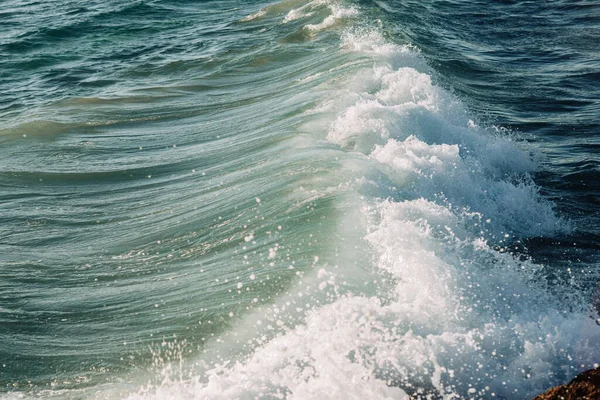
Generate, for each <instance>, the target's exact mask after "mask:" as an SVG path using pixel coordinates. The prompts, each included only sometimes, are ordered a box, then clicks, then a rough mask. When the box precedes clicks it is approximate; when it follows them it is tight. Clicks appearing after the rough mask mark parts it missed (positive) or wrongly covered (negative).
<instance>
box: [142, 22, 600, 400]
mask: <svg viewBox="0 0 600 400" xmlns="http://www.w3.org/2000/svg"><path fill="white" fill-rule="evenodd" d="M323 23H325V21H323ZM341 51H342V52H353V53H356V54H355V55H358V56H364V57H368V58H369V59H372V60H373V61H374V64H375V65H374V66H373V67H369V68H359V67H357V68H356V69H355V70H354V73H355V74H354V75H353V76H352V77H350V78H349V79H348V85H347V89H344V90H332V93H331V98H329V99H327V100H326V101H325V102H324V104H325V105H319V106H317V108H318V109H320V110H324V109H326V110H327V111H328V113H327V114H328V115H331V113H330V112H331V111H332V110H337V115H336V116H334V118H333V121H332V122H331V123H330V126H329V130H328V133H327V138H328V140H329V141H330V142H332V143H333V144H337V145H339V146H341V147H342V148H343V149H345V154H346V155H348V158H349V159H352V160H359V161H356V162H355V163H353V162H352V161H347V162H346V163H345V164H343V165H344V166H350V167H352V166H353V165H358V164H360V166H361V167H360V168H359V167H356V168H355V170H353V171H356V174H357V176H355V177H354V178H355V179H354V180H352V181H351V182H345V183H343V184H340V187H343V190H344V193H345V194H347V195H348V193H349V192H352V191H354V195H355V196H354V197H355V198H358V199H360V200H357V202H358V203H360V206H357V207H355V208H354V209H353V210H351V211H349V214H351V215H348V216H346V218H348V219H355V220H357V221H365V223H364V226H362V225H360V224H359V223H357V224H358V225H360V228H361V229H363V230H364V240H365V241H366V242H367V243H368V245H369V246H370V248H371V250H372V258H373V264H372V270H373V275H374V276H375V277H376V281H377V284H378V285H379V290H378V291H377V293H376V294H367V293H366V292H365V293H361V292H358V293H357V292H354V293H349V292H348V291H347V290H346V289H345V288H344V285H343V284H338V283H336V282H337V280H336V279H334V275H333V274H332V273H331V272H329V271H328V270H327V269H326V268H325V267H323V269H321V270H320V271H319V273H318V274H316V277H315V280H314V281H313V282H312V283H311V285H310V286H311V289H310V290H311V291H312V292H313V293H319V292H320V291H321V292H323V291H327V293H326V294H323V295H322V296H318V295H316V294H315V295H311V296H304V297H302V299H301V300H295V301H292V302H291V304H290V306H289V309H288V310H287V311H277V312H273V313H266V314H265V315H264V320H263V321H262V322H261V326H265V325H266V326H277V327H278V330H277V329H276V333H272V334H271V336H270V337H272V339H270V340H269V339H268V338H267V337H266V336H265V339H263V337H262V336H260V334H259V337H260V340H258V341H257V343H259V345H258V346H257V347H256V348H255V349H254V350H253V351H252V352H251V353H250V354H249V355H248V356H247V357H246V358H243V359H235V358H234V359H232V360H225V361H223V362H220V363H219V364H218V365H213V366H212V367H210V368H209V369H208V371H206V372H202V373H198V374H196V375H195V376H196V378H193V379H188V380H180V381H176V382H166V383H165V384H163V385H161V386H159V387H155V388H153V389H152V390H151V391H150V392H140V393H139V394H137V395H133V396H132V397H131V398H149V397H150V398H160V399H168V398H173V399H174V398H177V399H180V398H184V399H185V398H211V399H212V398H214V399H232V398H236V399H254V398H261V399H283V398H286V399H365V398H381V399H408V398H409V396H410V398H412V399H459V398H460V399H488V398H494V397H496V398H528V397H532V396H534V395H536V394H537V393H539V392H541V391H542V390H544V389H546V388H548V387H550V386H552V385H555V384H557V383H561V382H564V381H566V380H568V379H570V378H571V377H573V376H574V375H575V374H576V373H577V372H579V371H581V370H583V369H587V368H592V367H593V366H594V363H595V362H597V360H598V359H600V349H599V348H598V347H597V346H596V344H597V343H599V342H600V329H599V328H598V326H597V325H596V324H595V322H594V320H593V319H592V318H589V316H590V315H591V314H592V312H591V311H590V310H589V309H588V307H587V306H586V303H585V299H583V298H581V299H577V300H576V301H574V302H573V301H572V300H570V301H565V298H566V296H563V295H561V293H567V292H569V293H570V294H571V295H572V292H573V288H572V287H568V286H566V287H553V288H552V291H551V290H549V288H548V287H547V284H546V281H545V280H544V279H542V278H541V276H542V274H541V272H543V267H542V266H540V265H536V264H534V263H532V262H531V261H529V260H523V259H520V258H518V257H515V256H514V255H512V254H509V253H508V252H506V251H505V248H504V247H503V246H505V245H506V244H507V242H510V241H511V240H512V239H513V237H517V238H521V237H524V236H535V235H548V234H553V233H555V232H557V231H558V230H560V229H563V225H562V221H561V220H560V218H558V217H557V216H555V214H554V212H553V210H552V204H550V203H549V202H547V201H545V200H544V199H543V198H542V197H541V196H540V194H539V193H538V189H537V187H536V186H535V185H534V184H533V182H532V180H531V178H530V177H529V174H531V173H532V172H533V171H534V170H535V167H536V164H535V162H534V160H533V159H532V157H531V156H530V155H529V154H527V153H526V152H524V151H523V150H522V149H520V148H519V145H518V144H517V143H515V142H514V141H512V140H511V139H510V138H507V137H506V136H505V135H504V136H503V135H501V134H499V132H498V131H497V130H496V129H494V128H484V127H480V126H478V125H477V124H476V123H475V122H474V121H473V120H472V119H471V118H470V116H469V113H468V111H467V110H466V107H465V106H464V105H463V104H462V103H461V102H460V101H459V100H458V99H457V98H456V97H455V96H453V95H452V94H450V93H449V92H447V91H445V90H444V89H443V88H441V87H439V86H437V85H435V83H434V79H432V76H433V75H432V73H431V71H430V70H429V69H428V67H427V66H426V65H425V63H424V62H423V61H422V60H421V58H420V57H419V56H418V54H417V53H415V52H414V51H413V50H411V49H410V48H409V47H406V46H398V45H395V44H390V43H386V41H385V40H383V38H382V37H381V35H379V34H378V33H376V32H374V31H370V32H362V33H349V34H346V35H345V36H344V38H343V43H342V48H341ZM350 167H348V168H350ZM361 168H366V169H369V168H370V170H368V171H364V170H362V169H361ZM363 172H364V173H363ZM366 184H369V185H371V186H372V187H375V188H380V189H381V190H380V191H377V190H371V191H370V192H368V193H366V192H365V191H361V190H362V186H363V185H366ZM361 195H362V196H361ZM357 229H358V228H357ZM340 234H343V232H341V233H340ZM316 264H317V262H316V261H315V265H316ZM342 267H343V266H342ZM341 269H342V270H343V268H341ZM369 269H370V268H369ZM365 279H366V278H365ZM557 293H558V295H557ZM289 296H290V297H292V296H295V293H290V294H289ZM578 296H579V295H578V294H575V295H574V297H575V298H577V297H578ZM296 301H297V302H298V304H296ZM294 307H297V308H296V309H297V310H303V311H302V312H300V315H298V313H293V312H292V311H290V310H293V309H294ZM275 308H277V307H276V306H275ZM285 315H288V316H289V315H293V318H291V319H290V318H287V319H286V318H285ZM283 320H285V321H290V320H291V321H292V323H289V324H287V323H283V322H282V323H280V322H281V321H283ZM265 321H266V322H265ZM267 329H268V328H267Z"/></svg>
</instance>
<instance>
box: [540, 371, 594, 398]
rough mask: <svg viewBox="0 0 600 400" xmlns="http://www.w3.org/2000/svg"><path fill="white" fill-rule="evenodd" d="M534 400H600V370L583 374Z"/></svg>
mask: <svg viewBox="0 0 600 400" xmlns="http://www.w3.org/2000/svg"><path fill="white" fill-rule="evenodd" d="M533 400H600V368H596V369H592V370H590V371H586V372H582V373H581V374H579V375H577V376H576V377H575V379H573V380H572V381H571V382H569V383H567V384H566V385H562V386H557V387H555V388H552V389H550V390H548V391H547V392H546V393H543V394H540V395H539V396H537V397H536V398H535V399H533Z"/></svg>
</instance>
